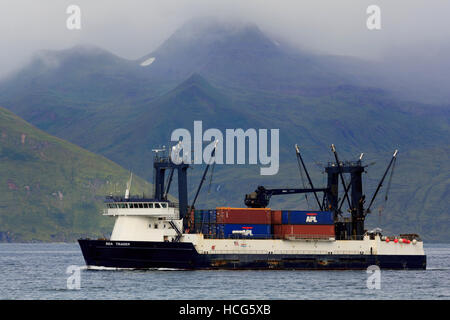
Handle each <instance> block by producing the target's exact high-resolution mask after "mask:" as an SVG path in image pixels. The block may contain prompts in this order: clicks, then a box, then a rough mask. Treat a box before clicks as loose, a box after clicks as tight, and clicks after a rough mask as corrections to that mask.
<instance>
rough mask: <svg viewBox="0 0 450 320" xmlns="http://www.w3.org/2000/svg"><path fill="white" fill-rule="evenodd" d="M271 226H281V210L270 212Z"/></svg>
mask: <svg viewBox="0 0 450 320" xmlns="http://www.w3.org/2000/svg"><path fill="white" fill-rule="evenodd" d="M271 220H272V224H282V222H281V210H276V211H275V210H274V211H272V219H271Z"/></svg>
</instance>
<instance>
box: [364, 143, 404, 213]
mask: <svg viewBox="0 0 450 320" xmlns="http://www.w3.org/2000/svg"><path fill="white" fill-rule="evenodd" d="M397 153H398V150H395V151H394V154H393V155H392V158H391V161H390V162H389V165H388V167H387V168H386V171H385V172H384V174H383V177H382V178H381V180H380V182H379V183H378V186H377V189H376V190H375V193H374V195H373V196H372V200H370V203H369V206H368V207H367V209H366V213H365V215H367V213H370V207H371V206H372V204H373V202H374V201H375V198H376V197H377V194H378V191H380V188H381V187H382V185H383V182H384V179H385V178H386V175H387V173H388V172H389V169H390V168H391V166H392V165H393V164H394V163H395V161H396V159H397ZM391 176H392V173H391Z"/></svg>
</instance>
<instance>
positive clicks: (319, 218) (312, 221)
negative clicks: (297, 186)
mask: <svg viewBox="0 0 450 320" xmlns="http://www.w3.org/2000/svg"><path fill="white" fill-rule="evenodd" d="M281 222H282V223H283V224H305V225H330V224H333V223H334V217H333V212H331V211H282V212H281Z"/></svg>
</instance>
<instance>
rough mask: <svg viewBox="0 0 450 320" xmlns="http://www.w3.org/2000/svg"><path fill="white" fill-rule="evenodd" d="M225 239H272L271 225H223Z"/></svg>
mask: <svg viewBox="0 0 450 320" xmlns="http://www.w3.org/2000/svg"><path fill="white" fill-rule="evenodd" d="M222 226H223V236H224V238H236V239H239V238H253V239H258V238H259V239H267V238H271V237H272V228H271V225H270V224H223V225H222Z"/></svg>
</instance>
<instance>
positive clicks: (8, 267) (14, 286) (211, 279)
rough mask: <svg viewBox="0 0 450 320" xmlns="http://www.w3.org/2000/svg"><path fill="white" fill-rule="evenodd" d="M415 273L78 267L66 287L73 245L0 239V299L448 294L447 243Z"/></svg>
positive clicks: (429, 248) (75, 252)
mask: <svg viewBox="0 0 450 320" xmlns="http://www.w3.org/2000/svg"><path fill="white" fill-rule="evenodd" d="M425 252H426V254H427V260H428V266H427V270H422V271H390V270H389V271H388V270H382V271H381V289H379V290H369V289H367V286H366V282H367V278H368V276H369V275H368V274H367V273H366V272H365V271H174V270H172V271H170V270H148V271H133V270H113V271H112V270H86V269H85V268H84V269H82V270H81V272H80V289H79V290H71V289H68V288H67V278H68V277H69V276H70V274H68V273H66V271H67V268H68V267H69V266H71V265H75V266H83V267H84V260H83V256H82V255H81V251H80V249H79V247H78V244H10V243H4V244H0V299H188V300H196V299H197V300H198V299H295V300H297V299H320V300H322V299H450V245H449V244H433V245H430V244H428V245H426V247H425Z"/></svg>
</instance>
